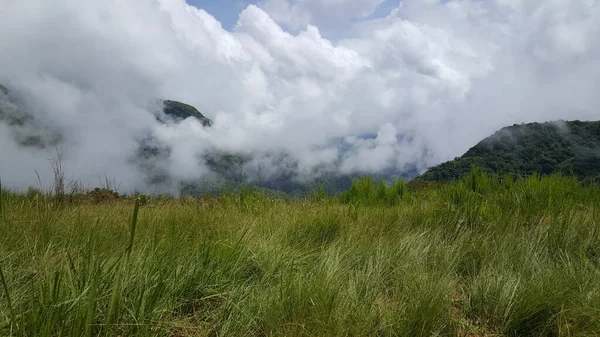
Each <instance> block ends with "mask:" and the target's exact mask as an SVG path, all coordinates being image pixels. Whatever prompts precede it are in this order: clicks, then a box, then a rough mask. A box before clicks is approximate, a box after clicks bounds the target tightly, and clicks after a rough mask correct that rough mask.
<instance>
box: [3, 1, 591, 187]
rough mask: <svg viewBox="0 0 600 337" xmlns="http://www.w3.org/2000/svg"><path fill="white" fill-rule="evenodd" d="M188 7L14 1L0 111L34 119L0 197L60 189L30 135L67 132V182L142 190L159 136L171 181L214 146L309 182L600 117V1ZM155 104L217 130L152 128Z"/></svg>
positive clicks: (7, 146) (9, 142) (7, 160)
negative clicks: (181, 110)
mask: <svg viewBox="0 0 600 337" xmlns="http://www.w3.org/2000/svg"><path fill="white" fill-rule="evenodd" d="M189 1H195V2H194V3H193V4H190V3H187V2H186V1H185V0H130V1H121V0H106V1H92V0H83V1H82V0H54V1H52V3H51V4H50V3H49V2H48V1H46V0H22V1H9V2H7V3H5V4H3V9H2V11H1V12H0V50H2V53H0V64H1V65H2V67H0V83H2V84H3V85H5V86H6V87H8V88H9V89H10V92H11V94H10V95H5V94H4V93H2V92H0V108H2V109H4V110H5V111H21V112H22V111H25V112H26V113H27V114H29V115H31V116H33V120H34V122H31V123H27V124H26V125H24V126H21V127H17V128H15V127H9V126H8V125H7V124H6V123H5V122H0V153H1V154H2V160H1V161H0V178H1V179H2V183H3V185H4V186H8V187H11V188H25V187H27V186H30V185H36V183H37V174H36V172H37V173H39V174H40V178H41V179H40V180H42V181H43V182H44V183H46V182H51V181H52V169H51V165H50V164H49V159H51V158H53V156H54V155H55V152H54V151H55V150H54V149H52V148H46V149H32V148H23V147H21V146H19V144H18V142H16V141H15V139H17V138H18V137H19V135H20V134H36V135H38V136H40V137H42V138H44V137H51V135H52V134H55V133H60V134H61V135H62V136H63V138H64V139H63V140H64V142H63V145H62V146H61V151H62V153H63V168H64V170H65V172H66V173H67V176H68V178H69V179H72V180H79V181H82V182H84V183H87V184H97V182H98V180H99V179H98V177H99V176H102V177H104V176H108V177H112V178H113V179H114V180H116V181H118V182H119V183H120V184H121V186H122V188H123V189H124V190H133V189H138V190H143V189H144V188H148V186H147V183H146V182H145V178H144V172H143V171H141V170H140V167H139V163H136V162H135V160H133V159H132V154H133V153H135V151H136V149H138V148H139V144H140V141H141V140H143V139H148V138H149V137H150V138H152V139H154V140H155V142H157V143H158V144H159V145H161V146H167V147H170V148H172V153H171V155H170V156H169V157H168V158H163V159H161V160H160V161H157V162H156V163H154V165H156V166H158V167H160V168H161V169H162V170H164V172H167V173H168V174H169V175H170V176H171V177H173V179H174V181H177V180H184V179H198V178H202V177H205V176H207V174H210V170H209V169H208V168H207V166H206V163H204V162H203V161H202V159H201V157H202V155H203V154H205V153H207V152H211V151H213V152H214V151H219V152H229V153H242V154H247V155H252V156H253V157H254V158H255V161H254V162H253V163H252V165H255V166H257V167H258V166H260V167H262V168H264V170H263V171H265V172H278V171H281V170H286V169H289V165H290V164H289V162H288V161H278V160H275V159H274V158H278V157H277V155H278V154H281V153H287V154H288V155H289V156H291V157H292V159H293V160H292V161H293V162H294V163H296V164H297V170H298V174H299V176H302V177H311V176H314V175H315V174H316V173H315V172H321V171H320V170H334V171H340V172H344V173H350V172H364V173H377V172H382V171H389V170H390V169H391V170H396V171H403V170H406V169H408V168H409V167H413V166H416V167H417V168H418V170H420V171H424V170H426V169H427V168H428V167H430V166H433V165H437V164H439V163H441V162H443V161H446V160H449V159H452V158H454V157H456V156H460V155H461V154H463V153H464V152H465V151H467V150H468V149H469V148H470V147H471V146H473V145H475V144H476V143H477V142H478V141H479V140H481V139H482V138H484V137H486V136H488V135H490V134H492V133H493V132H494V131H496V130H498V129H499V128H502V127H504V126H507V125H512V124H517V123H527V122H534V121H539V122H543V121H553V120H558V119H564V120H573V119H580V120H594V119H598V117H599V116H600V113H599V112H598V106H599V103H600V95H598V94H597V90H595V89H594V88H595V87H596V86H597V83H598V82H599V80H600V43H598V42H600V41H598V37H599V36H600V0H485V1H481V0H450V1H444V2H440V1H437V0H405V1H402V2H400V1H396V2H394V1H385V0H260V1H255V2H253V3H244V2H238V3H236V2H234V1H231V2H229V1H216V0H189ZM200 1H201V2H200ZM157 98H161V99H162V98H167V99H174V100H179V101H182V102H186V103H188V104H192V105H194V106H196V107H197V108H198V109H199V110H200V111H202V112H203V113H204V114H205V115H206V116H208V117H209V118H211V119H213V120H214V122H215V123H214V125H213V127H211V128H203V127H202V126H201V125H200V124H199V123H198V122H195V121H194V120H186V121H184V122H182V123H170V124H161V123H158V122H157V121H156V118H154V114H155V113H156V111H158V110H159V109H160V107H159V105H158V103H157Z"/></svg>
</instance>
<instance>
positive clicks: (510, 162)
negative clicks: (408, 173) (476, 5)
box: [415, 120, 600, 182]
mask: <svg viewBox="0 0 600 337" xmlns="http://www.w3.org/2000/svg"><path fill="white" fill-rule="evenodd" d="M473 165H475V166H478V167H479V168H480V169H482V170H484V171H487V172H491V173H495V174H498V175H500V176H502V175H507V174H511V175H515V176H527V175H531V174H532V173H534V172H537V173H539V174H542V175H546V174H551V173H558V172H562V173H566V174H571V173H572V174H575V175H576V176H578V177H579V178H580V179H581V180H585V181H598V182H600V121H589V122H583V121H578V120H576V121H562V120H561V121H555V122H546V123H530V124H520V125H516V124H515V125H513V126H509V127H505V128H502V129H500V130H498V131H497V132H496V133H494V134H493V135H492V136H490V137H487V138H485V139H484V140H482V141H481V142H479V143H478V144H477V145H475V146H474V147H472V148H471V149H469V150H468V151H467V152H466V153H465V154H464V155H463V156H461V157H459V158H455V159H454V160H451V161H448V162H446V163H443V164H441V165H438V166H435V167H432V168H430V169H429V170H428V171H427V172H425V173H424V174H422V175H420V176H418V177H417V178H416V179H415V181H428V180H429V181H447V180H454V179H457V178H460V177H461V176H463V175H464V174H466V173H468V172H469V171H470V170H471V167H472V166H473Z"/></svg>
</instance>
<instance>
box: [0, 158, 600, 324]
mask: <svg viewBox="0 0 600 337" xmlns="http://www.w3.org/2000/svg"><path fill="white" fill-rule="evenodd" d="M0 190H1V188H0ZM96 192H97V193H101V192H102V191H101V190H97V191H96ZM110 200H111V199H110V198H108V199H89V200H86V199H82V200H78V201H77V200H76V201H74V202H72V203H67V204H65V203H62V204H59V203H57V200H56V199H55V198H54V197H49V196H46V195H43V194H40V193H37V192H36V191H34V190H32V191H30V193H29V194H28V195H23V196H22V195H15V194H13V193H10V192H9V191H2V192H1V193H0V271H1V272H0V276H2V277H1V278H0V283H1V284H0V335H6V336H66V335H69V336H82V335H86V336H92V335H105V336H119V335H120V336H131V335H152V336H221V335H222V336H284V335H285V336H435V335H437V336H450V335H452V336H597V335H598V334H600V221H599V214H600V212H599V211H600V209H599V207H600V189H599V188H598V187H596V186H593V185H589V184H588V185H583V184H580V183H579V182H578V181H577V179H576V178H574V177H568V176H561V175H551V176H546V177H540V176H537V175H534V176H532V177H529V178H527V179H513V178H508V177H506V178H503V179H498V178H495V177H491V176H488V175H486V174H485V173H482V172H479V171H477V170H475V171H472V172H470V173H469V174H468V175H466V176H465V177H463V178H462V179H461V180H459V181H456V182H449V183H444V184H438V185H436V186H425V185H419V186H417V185H411V186H408V187H406V186H405V185H404V184H403V183H402V181H398V182H397V183H396V184H395V185H393V186H384V185H382V184H381V183H377V182H374V181H372V180H368V179H363V180H361V181H356V182H355V185H354V186H353V187H352V188H351V189H350V190H349V191H348V192H347V193H345V194H343V195H342V196H341V197H340V198H335V199H331V198H328V197H327V195H326V193H323V191H322V190H315V191H314V193H312V194H311V196H310V198H308V199H305V200H284V199H273V198H271V197H268V196H265V195H264V194H261V193H258V192H256V191H255V190H252V189H249V188H244V189H241V190H240V191H239V192H237V193H233V192H228V191H225V192H224V193H223V195H222V196H221V197H219V198H210V199H178V200H175V199H173V200H168V199H161V200H157V199H151V200H150V201H149V202H148V203H147V204H145V205H144V206H140V205H139V203H138V206H137V207H136V206H135V205H134V199H132V198H125V199H122V198H118V196H114V198H113V199H112V201H110ZM143 201H144V202H147V200H146V199H144V200H143Z"/></svg>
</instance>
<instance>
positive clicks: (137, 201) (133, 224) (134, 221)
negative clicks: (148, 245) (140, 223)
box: [126, 198, 140, 255]
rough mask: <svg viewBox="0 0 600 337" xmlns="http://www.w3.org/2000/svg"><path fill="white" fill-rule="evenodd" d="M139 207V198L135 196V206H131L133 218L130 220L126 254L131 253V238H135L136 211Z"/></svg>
mask: <svg viewBox="0 0 600 337" xmlns="http://www.w3.org/2000/svg"><path fill="white" fill-rule="evenodd" d="M139 209H140V199H139V198H135V206H134V208H133V219H132V220H131V232H130V234H129V244H128V245H127V249H126V252H127V255H130V254H131V251H132V250H133V240H134V238H135V229H136V227H137V218H138V211H139Z"/></svg>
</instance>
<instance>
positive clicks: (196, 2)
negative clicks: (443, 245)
mask: <svg viewBox="0 0 600 337" xmlns="http://www.w3.org/2000/svg"><path fill="white" fill-rule="evenodd" d="M187 2H188V4H190V5H192V6H196V7H198V8H202V9H204V10H205V11H207V12H209V13H210V14H211V15H212V16H214V17H215V18H216V19H217V20H219V21H221V24H222V25H223V27H224V28H225V29H230V28H231V27H233V25H234V24H235V22H236V21H237V18H238V15H239V13H240V12H241V11H242V10H243V9H244V8H246V6H248V5H249V4H252V3H257V2H258V1H249V0H187Z"/></svg>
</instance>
